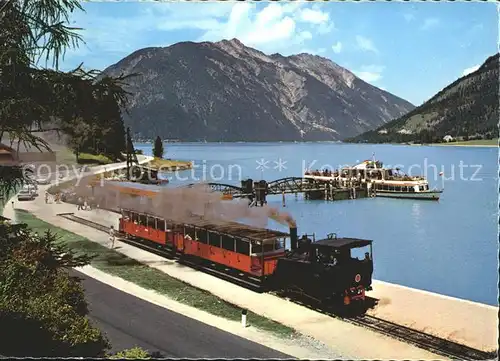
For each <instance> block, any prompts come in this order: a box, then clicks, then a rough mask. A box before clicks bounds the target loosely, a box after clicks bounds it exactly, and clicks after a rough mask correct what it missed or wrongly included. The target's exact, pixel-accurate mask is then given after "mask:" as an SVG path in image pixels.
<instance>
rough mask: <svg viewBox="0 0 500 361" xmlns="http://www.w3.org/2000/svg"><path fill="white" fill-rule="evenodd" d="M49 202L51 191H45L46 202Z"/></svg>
mask: <svg viewBox="0 0 500 361" xmlns="http://www.w3.org/2000/svg"><path fill="white" fill-rule="evenodd" d="M47 203H49V192H45V204H47Z"/></svg>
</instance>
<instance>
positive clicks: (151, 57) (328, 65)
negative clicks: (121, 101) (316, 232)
mask: <svg viewBox="0 0 500 361" xmlns="http://www.w3.org/2000/svg"><path fill="white" fill-rule="evenodd" d="M121 72H124V73H125V74H127V73H138V74H140V76H138V77H135V78H133V79H131V84H130V90H133V94H132V95H131V99H130V100H131V101H130V106H129V114H130V116H129V115H128V114H126V115H124V118H125V120H126V122H127V123H128V124H127V125H130V126H131V127H132V129H133V130H134V131H135V132H136V133H141V134H142V135H143V136H147V137H156V136H157V135H160V136H161V137H166V138H178V139H182V140H200V139H202V140H214V141H223V140H224V141H263V140H269V141H271V140H273V141H274V140H340V139H343V138H346V137H349V136H354V135H357V134H359V133H361V132H363V131H365V130H370V129H374V128H376V127H378V126H380V125H382V124H385V123H386V122H388V121H390V120H391V119H393V118H397V117H399V116H401V115H402V114H404V113H406V112H407V111H409V110H411V109H413V108H414V106H413V105H412V104H410V103H408V102H407V101H405V100H403V99H400V98H398V97H396V96H394V95H392V94H390V93H387V92H384V91H382V90H380V89H378V88H376V87H374V86H372V85H370V84H367V83H365V82H364V81H362V80H361V79H359V78H357V77H356V76H355V75H354V74H353V73H351V72H350V71H349V70H347V69H345V68H343V67H341V66H339V65H338V64H336V63H334V62H333V61H331V60H330V59H327V58H324V57H321V56H317V55H311V54H306V53H302V54H297V55H291V56H283V55H281V54H272V55H267V54H265V53H263V52H261V51H259V50H257V49H253V48H251V47H248V46H246V45H244V44H243V43H242V42H241V41H239V40H238V39H236V38H233V39H230V40H227V39H226V40H221V41H218V42H215V43H212V42H203V43H193V42H183V43H177V44H174V45H172V46H169V47H165V48H147V49H146V50H145V51H141V50H139V51H137V52H135V53H133V54H131V55H129V56H128V57H126V58H125V59H123V60H122V61H120V62H118V63H117V64H115V65H113V66H111V67H109V68H108V69H106V70H105V73H108V74H110V75H114V74H119V73H121Z"/></svg>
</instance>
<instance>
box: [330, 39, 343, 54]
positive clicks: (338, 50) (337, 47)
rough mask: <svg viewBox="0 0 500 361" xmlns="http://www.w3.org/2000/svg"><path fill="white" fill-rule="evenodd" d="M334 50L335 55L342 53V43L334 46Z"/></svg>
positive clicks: (338, 42)
mask: <svg viewBox="0 0 500 361" xmlns="http://www.w3.org/2000/svg"><path fill="white" fill-rule="evenodd" d="M332 50H333V52H334V53H335V54H338V53H340V52H341V51H342V43H341V42H340V41H337V42H336V43H335V44H334V45H332Z"/></svg>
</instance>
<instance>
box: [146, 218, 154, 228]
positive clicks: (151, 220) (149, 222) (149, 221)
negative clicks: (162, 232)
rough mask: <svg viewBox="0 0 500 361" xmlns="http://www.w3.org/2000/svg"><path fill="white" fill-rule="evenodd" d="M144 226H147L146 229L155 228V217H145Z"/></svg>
mask: <svg viewBox="0 0 500 361" xmlns="http://www.w3.org/2000/svg"><path fill="white" fill-rule="evenodd" d="M146 222H147V223H146V225H147V226H148V228H156V225H155V223H156V222H155V217H146Z"/></svg>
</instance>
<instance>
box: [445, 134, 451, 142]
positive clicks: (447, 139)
mask: <svg viewBox="0 0 500 361" xmlns="http://www.w3.org/2000/svg"><path fill="white" fill-rule="evenodd" d="M443 140H444V141H445V142H451V141H452V140H453V137H452V136H451V135H445V136H444V137H443Z"/></svg>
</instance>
